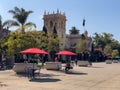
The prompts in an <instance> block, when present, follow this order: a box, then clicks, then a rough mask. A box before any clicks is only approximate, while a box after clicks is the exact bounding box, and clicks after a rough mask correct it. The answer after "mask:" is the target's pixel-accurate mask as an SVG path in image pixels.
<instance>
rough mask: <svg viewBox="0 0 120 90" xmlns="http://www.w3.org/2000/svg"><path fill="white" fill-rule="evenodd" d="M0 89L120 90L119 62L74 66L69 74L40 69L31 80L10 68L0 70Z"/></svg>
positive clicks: (62, 71)
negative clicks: (37, 74)
mask: <svg viewBox="0 0 120 90" xmlns="http://www.w3.org/2000/svg"><path fill="white" fill-rule="evenodd" d="M0 90H120V63H112V64H105V63H93V66H92V67H78V66H77V67H76V66H75V67H74V69H73V70H71V71H70V73H69V74H65V73H64V70H63V69H62V70H60V71H52V70H46V69H42V70H41V76H40V77H38V78H37V79H34V80H31V81H29V79H28V78H27V77H24V76H22V75H16V74H15V72H13V71H12V70H6V71H0Z"/></svg>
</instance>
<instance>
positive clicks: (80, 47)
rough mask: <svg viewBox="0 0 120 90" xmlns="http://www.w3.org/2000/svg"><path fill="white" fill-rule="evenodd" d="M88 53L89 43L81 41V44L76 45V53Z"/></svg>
mask: <svg viewBox="0 0 120 90" xmlns="http://www.w3.org/2000/svg"><path fill="white" fill-rule="evenodd" d="M86 51H87V41H86V40H84V39H81V40H80V42H79V43H78V44H77V45H76V52H77V53H80V52H86Z"/></svg>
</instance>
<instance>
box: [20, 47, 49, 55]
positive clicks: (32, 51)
mask: <svg viewBox="0 0 120 90" xmlns="http://www.w3.org/2000/svg"><path fill="white" fill-rule="evenodd" d="M20 53H22V54H48V52H45V51H44V50H40V49H38V48H30V49H26V50H23V51H20Z"/></svg>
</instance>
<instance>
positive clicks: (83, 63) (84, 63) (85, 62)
mask: <svg viewBox="0 0 120 90" xmlns="http://www.w3.org/2000/svg"><path fill="white" fill-rule="evenodd" d="M77 65H78V66H84V67H88V66H89V65H90V63H89V62H88V61H80V60H78V62H77Z"/></svg>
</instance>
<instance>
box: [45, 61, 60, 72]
mask: <svg viewBox="0 0 120 90" xmlns="http://www.w3.org/2000/svg"><path fill="white" fill-rule="evenodd" d="M45 68H46V69H47V70H60V69H61V68H62V65H61V62H46V65H45Z"/></svg>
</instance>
